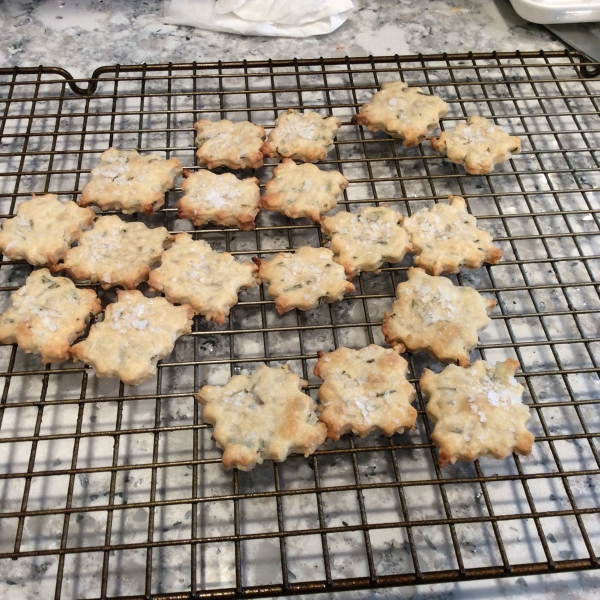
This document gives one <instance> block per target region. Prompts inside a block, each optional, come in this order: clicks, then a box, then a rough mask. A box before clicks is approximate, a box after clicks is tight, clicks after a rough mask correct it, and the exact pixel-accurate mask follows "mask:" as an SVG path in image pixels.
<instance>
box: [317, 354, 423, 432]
mask: <svg viewBox="0 0 600 600" xmlns="http://www.w3.org/2000/svg"><path fill="white" fill-rule="evenodd" d="M407 371H408V363H407V362H406V361H405V360H404V359H403V358H402V357H401V356H399V355H398V353H397V352H396V351H394V350H391V349H389V348H388V349H385V348H382V347H381V346H376V345H374V344H371V345H370V346H367V347H366V348H361V349H360V350H351V349H350V348H338V349H337V350H335V351H334V352H329V353H327V354H322V353H321V355H320V358H319V360H318V361H317V364H316V365H315V368H314V374H315V375H316V376H317V377H320V378H321V379H323V385H321V387H320V388H319V398H320V400H321V404H320V406H319V407H318V408H319V410H320V415H319V419H320V420H321V421H323V423H325V424H326V425H327V436H328V437H330V438H331V439H333V440H339V439H340V436H342V435H344V433H348V432H350V431H351V432H352V433H355V434H356V435H359V436H360V437H365V436H367V435H369V434H370V433H373V432H381V433H383V434H385V435H387V436H392V435H394V434H395V433H403V432H404V430H405V429H413V428H414V426H415V421H416V419H417V411H416V410H415V409H414V408H413V407H412V406H411V403H412V401H413V400H414V398H415V388H414V387H413V386H412V385H411V384H410V383H408V381H407V380H406V373H407Z"/></svg>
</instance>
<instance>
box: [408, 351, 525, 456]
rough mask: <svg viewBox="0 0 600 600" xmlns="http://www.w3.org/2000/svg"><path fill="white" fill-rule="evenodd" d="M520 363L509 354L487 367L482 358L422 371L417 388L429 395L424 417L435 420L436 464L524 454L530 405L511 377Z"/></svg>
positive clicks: (521, 388) (520, 387)
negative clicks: (437, 371)
mask: <svg viewBox="0 0 600 600" xmlns="http://www.w3.org/2000/svg"><path fill="white" fill-rule="evenodd" d="M518 367H519V363H518V362H517V361H516V360H515V359H513V358H509V359H508V360H505V361H504V362H501V363H497V364H496V365H494V366H492V365H489V364H488V363H487V362H485V361H483V360H478V361H475V362H474V363H473V364H472V365H471V366H470V367H468V368H467V369H463V368H462V367H457V366H455V365H449V366H447V367H446V368H445V369H444V370H443V371H442V372H441V373H439V374H437V375H436V374H435V373H433V372H432V371H430V370H429V369H425V371H424V372H423V376H422V377H421V381H420V386H421V389H422V390H423V392H425V394H427V395H428V396H429V402H428V403H427V415H428V416H429V418H430V419H431V420H432V421H433V422H434V423H435V427H434V429H433V433H432V434H431V438H432V440H433V443H434V444H435V445H436V446H437V447H438V448H439V454H438V462H439V465H440V467H445V466H447V465H448V464H454V463H455V462H456V461H457V460H464V461H474V460H476V459H478V458H479V457H480V456H489V457H490V458H506V457H507V456H509V455H510V454H511V453H513V452H516V453H517V454H529V453H530V452H531V450H532V447H533V440H534V436H533V434H532V433H531V432H530V431H528V430H527V427H526V423H527V421H528V420H529V417H530V413H529V407H528V406H527V405H525V404H523V402H522V395H523V386H522V385H521V384H520V383H518V382H517V380H516V379H515V378H514V374H515V371H516V370H517V368H518Z"/></svg>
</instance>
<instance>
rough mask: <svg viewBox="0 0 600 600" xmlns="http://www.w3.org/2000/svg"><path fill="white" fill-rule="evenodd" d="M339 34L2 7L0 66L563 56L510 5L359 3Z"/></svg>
mask: <svg viewBox="0 0 600 600" xmlns="http://www.w3.org/2000/svg"><path fill="white" fill-rule="evenodd" d="M355 4H356V5H357V10H356V11H355V13H354V14H353V15H352V17H351V18H350V19H349V20H348V21H346V23H344V24H343V25H342V26H341V27H340V28H339V29H338V30H337V31H335V32H333V33H332V34H329V35H325V36H316V37H311V38H305V39H289V38H269V37H246V36H236V35H232V34H227V33H216V32H211V31H203V30H199V29H193V28H191V27H184V26H175V25H166V24H165V23H163V18H162V16H163V3H162V1H161V0H147V1H144V2H121V1H119V0H95V1H92V0H46V1H45V2H35V1H34V2H31V1H27V0H12V1H11V2H4V3H3V4H2V6H1V7H0V64H2V65H11V66H12V65H20V66H31V65H33V66H37V65H40V64H44V65H46V66H60V67H63V68H65V69H67V70H68V71H70V72H71V73H72V74H73V75H74V76H78V77H86V76H89V75H90V74H91V73H92V71H93V70H94V69H95V68H96V67H99V66H102V65H110V64H114V63H121V64H131V63H143V62H147V63H166V62H169V61H172V62H192V61H194V60H196V61H200V62H202V61H214V60H242V59H247V60H256V59H265V58H273V59H280V58H292V57H302V58H314V57H319V56H325V57H332V56H345V55H348V56H365V55H369V54H373V55H389V54H396V53H397V54H415V53H419V52H422V53H423V54H426V53H437V52H466V51H470V50H472V51H474V52H477V51H489V50H498V51H509V50H510V51H512V50H515V49H520V50H540V49H544V50H560V49H562V48H563V47H564V46H563V45H562V44H561V43H560V42H559V41H557V40H556V38H554V36H553V35H552V34H550V33H549V32H548V31H547V30H546V29H545V28H544V27H541V26H539V25H532V24H529V23H527V22H526V21H524V20H523V19H521V18H520V17H518V16H517V14H516V13H515V12H514V11H513V9H512V7H511V5H510V3H509V1H508V0H454V1H449V0H421V1H418V0H376V1H372V2H368V1H367V0H358V1H356V0H355Z"/></svg>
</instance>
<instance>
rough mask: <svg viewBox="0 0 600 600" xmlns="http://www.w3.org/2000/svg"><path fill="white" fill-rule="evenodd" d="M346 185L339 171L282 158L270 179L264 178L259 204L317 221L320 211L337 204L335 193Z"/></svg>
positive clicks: (267, 208) (295, 216)
mask: <svg viewBox="0 0 600 600" xmlns="http://www.w3.org/2000/svg"><path fill="white" fill-rule="evenodd" d="M347 187H348V180H347V179H346V178H345V177H344V176H343V175H342V174H341V173H340V172H339V171H322V170H321V169H319V168H318V167H316V166H315V165H311V164H303V165H297V164H296V163H295V162H294V161H293V160H292V159H291V158H284V159H283V160H282V161H281V163H280V164H279V165H277V166H276V167H275V169H274V170H273V179H270V180H269V181H267V184H266V194H265V195H264V196H262V197H261V199H260V204H259V206H260V208H264V209H265V210H275V211H278V212H280V213H283V214H284V215H286V216H288V217H291V218H292V219H299V218H300V217H307V218H308V219H310V220H311V221H314V222H315V223H318V222H319V221H320V219H321V215H322V214H324V213H326V212H329V211H330V210H333V209H334V208H335V207H336V206H337V198H338V196H339V195H340V194H341V193H342V191H343V190H345V189H346V188H347Z"/></svg>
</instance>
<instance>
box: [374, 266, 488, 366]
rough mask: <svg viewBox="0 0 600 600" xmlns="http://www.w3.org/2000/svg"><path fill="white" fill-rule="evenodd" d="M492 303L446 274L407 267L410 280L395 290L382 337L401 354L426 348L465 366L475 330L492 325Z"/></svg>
mask: <svg viewBox="0 0 600 600" xmlns="http://www.w3.org/2000/svg"><path fill="white" fill-rule="evenodd" d="M494 306H496V301H495V300H489V299H487V298H484V297H483V296H481V294H480V293H479V292H478V291H477V290H474V289H473V288H470V287H464V286H456V285H454V284H453V283H452V282H451V281H450V280H449V279H446V278H445V277H432V276H431V275H427V273H425V271H423V270H422V269H418V268H415V267H411V268H410V269H409V270H408V281H405V282H403V283H400V284H399V285H398V287H397V288H396V302H394V305H393V306H392V313H391V314H390V313H385V318H384V320H383V326H382V331H383V335H384V336H385V341H386V342H387V343H388V344H390V345H391V346H393V347H394V348H397V349H398V350H399V351H400V352H404V351H405V350H410V351H411V352H427V353H428V354H430V355H431V356H432V357H433V358H437V359H438V360H440V361H442V362H446V363H450V362H457V363H458V364H459V365H460V366H461V367H466V366H467V365H468V364H469V353H470V352H471V350H473V348H475V346H476V345H477V341H478V340H477V333H478V332H479V331H481V330H482V329H484V328H485V327H487V326H488V325H489V324H490V319H489V317H488V312H489V311H490V310H491V309H492V308H493V307H494Z"/></svg>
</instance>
